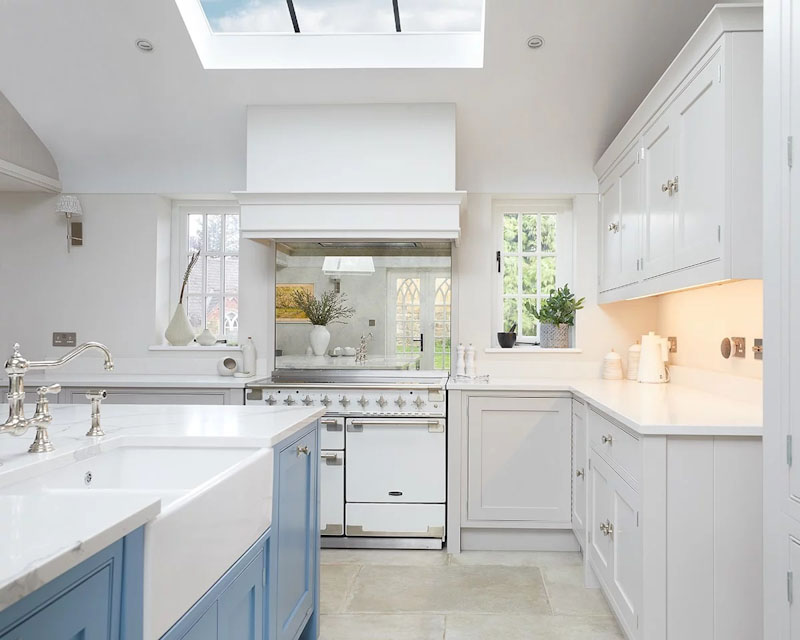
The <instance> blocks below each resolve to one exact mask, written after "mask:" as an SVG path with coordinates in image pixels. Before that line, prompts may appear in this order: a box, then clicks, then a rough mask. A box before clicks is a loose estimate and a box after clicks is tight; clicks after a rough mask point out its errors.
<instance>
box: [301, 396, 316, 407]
mask: <svg viewBox="0 0 800 640" xmlns="http://www.w3.org/2000/svg"><path fill="white" fill-rule="evenodd" d="M303 404H304V405H306V406H308V405H310V404H314V400H312V399H311V396H306V397H305V398H303Z"/></svg>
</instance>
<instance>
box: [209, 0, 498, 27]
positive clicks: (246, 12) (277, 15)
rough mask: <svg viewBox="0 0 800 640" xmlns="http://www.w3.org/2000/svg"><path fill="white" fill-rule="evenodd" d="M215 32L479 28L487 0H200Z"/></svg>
mask: <svg viewBox="0 0 800 640" xmlns="http://www.w3.org/2000/svg"><path fill="white" fill-rule="evenodd" d="M200 4H201V5H202V7H203V11H204V12H205V14H206V18H207V19H208V23H209V26H210V27H211V30H212V31H213V32H214V33H292V32H296V33H351V34H352V33H398V32H400V33H432V32H439V33H442V32H443V33H448V32H470V31H472V32H480V31H481V26H482V22H483V0H436V1H433V0H200Z"/></svg>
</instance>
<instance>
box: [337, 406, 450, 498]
mask: <svg viewBox="0 0 800 640" xmlns="http://www.w3.org/2000/svg"><path fill="white" fill-rule="evenodd" d="M346 438H347V443H346V444H347V467H346V471H345V474H346V487H347V502H384V503H385V502H389V503H392V502H397V503H406V502H417V503H419V502H423V503H443V502H444V501H445V465H446V463H445V438H446V433H445V421H444V419H436V418H428V419H420V418H348V419H347V433H346Z"/></svg>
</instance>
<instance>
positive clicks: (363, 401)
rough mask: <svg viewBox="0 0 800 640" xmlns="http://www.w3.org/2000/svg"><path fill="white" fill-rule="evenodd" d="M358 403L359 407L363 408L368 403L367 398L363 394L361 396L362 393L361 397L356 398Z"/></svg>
mask: <svg viewBox="0 0 800 640" xmlns="http://www.w3.org/2000/svg"><path fill="white" fill-rule="evenodd" d="M358 404H360V405H361V408H362V409H363V408H364V407H366V406H367V405H368V404H369V400H367V398H366V397H365V396H363V395H362V396H361V397H360V398H359V399H358Z"/></svg>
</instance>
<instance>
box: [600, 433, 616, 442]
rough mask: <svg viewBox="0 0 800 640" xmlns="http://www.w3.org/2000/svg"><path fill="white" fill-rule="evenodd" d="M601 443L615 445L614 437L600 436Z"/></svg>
mask: <svg viewBox="0 0 800 640" xmlns="http://www.w3.org/2000/svg"><path fill="white" fill-rule="evenodd" d="M600 442H602V443H603V444H614V437H613V436H611V435H608V436H600Z"/></svg>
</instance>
